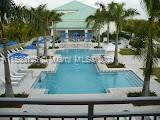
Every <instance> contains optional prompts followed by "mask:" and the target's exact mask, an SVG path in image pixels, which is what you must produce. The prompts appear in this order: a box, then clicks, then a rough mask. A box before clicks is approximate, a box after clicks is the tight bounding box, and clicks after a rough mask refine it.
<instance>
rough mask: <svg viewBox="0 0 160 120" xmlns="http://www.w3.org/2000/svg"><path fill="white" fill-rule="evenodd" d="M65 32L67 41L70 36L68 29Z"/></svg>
mask: <svg viewBox="0 0 160 120" xmlns="http://www.w3.org/2000/svg"><path fill="white" fill-rule="evenodd" d="M65 33H66V41H68V39H69V36H68V29H66V30H65Z"/></svg>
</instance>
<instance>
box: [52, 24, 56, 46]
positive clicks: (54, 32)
mask: <svg viewBox="0 0 160 120" xmlns="http://www.w3.org/2000/svg"><path fill="white" fill-rule="evenodd" d="M55 29H56V28H55V23H53V45H52V47H53V48H55V41H56V30H55Z"/></svg>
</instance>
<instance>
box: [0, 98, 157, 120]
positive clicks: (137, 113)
mask: <svg viewBox="0 0 160 120" xmlns="http://www.w3.org/2000/svg"><path fill="white" fill-rule="evenodd" d="M131 103H133V104H141V103H142V104H144V103H146V104H154V105H155V103H156V104H158V105H160V97H131V98H117V99H109V98H107V99H102V98H98V99H89V98H88V99H87V98H84V99H78V98H74V99H72V100H70V99H59V100H58V99H52V98H45V99H44V98H0V104H9V105H17V104H30V105H87V106H88V112H87V113H74V114H60V113H59V114H55V113H44V112H43V113H37V112H35V113H31V112H29V111H24V112H0V118H1V117H9V118H10V120H12V119H13V118H14V117H21V118H23V120H25V118H28V117H33V118H36V120H38V118H48V120H51V119H50V118H62V120H64V118H75V120H77V118H88V120H93V119H94V118H104V120H106V118H107V117H116V118H117V120H119V117H129V120H131V119H132V117H135V116H140V117H141V118H142V120H144V116H153V117H154V120H156V119H157V116H160V111H153V110H152V111H148V110H147V111H122V112H110V113H105V114H104V113H101V114H100V113H98V114H97V113H94V105H102V104H131Z"/></svg>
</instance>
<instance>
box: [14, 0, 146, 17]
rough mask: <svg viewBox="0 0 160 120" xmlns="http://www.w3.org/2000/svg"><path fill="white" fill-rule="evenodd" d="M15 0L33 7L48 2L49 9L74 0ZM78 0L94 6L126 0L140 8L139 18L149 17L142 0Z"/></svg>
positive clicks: (132, 5)
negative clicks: (98, 3) (97, 3)
mask: <svg viewBox="0 0 160 120" xmlns="http://www.w3.org/2000/svg"><path fill="white" fill-rule="evenodd" d="M14 1H15V3H16V4H21V5H26V6H32V7H37V6H38V5H40V4H47V6H48V9H50V10H52V9H54V8H56V7H58V6H61V5H63V4H65V3H68V2H71V1H73V0H14ZM77 1H80V2H82V3H85V4H87V5H90V6H93V7H97V6H95V3H96V2H102V3H105V4H107V3H110V2H111V1H114V2H119V3H122V2H124V3H125V4H126V8H134V9H137V10H138V12H139V13H140V14H141V15H139V16H137V17H136V18H139V19H145V18H147V17H146V13H145V10H143V7H142V5H141V0H77Z"/></svg>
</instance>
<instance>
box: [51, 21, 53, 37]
mask: <svg viewBox="0 0 160 120" xmlns="http://www.w3.org/2000/svg"><path fill="white" fill-rule="evenodd" d="M51 36H52V37H53V22H52V27H51Z"/></svg>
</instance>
